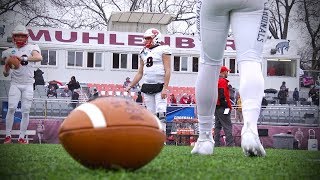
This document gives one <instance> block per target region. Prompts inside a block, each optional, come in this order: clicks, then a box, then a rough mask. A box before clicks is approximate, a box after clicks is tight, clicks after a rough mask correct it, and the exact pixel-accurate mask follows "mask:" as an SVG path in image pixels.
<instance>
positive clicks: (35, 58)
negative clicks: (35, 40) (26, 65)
mask: <svg viewBox="0 0 320 180" xmlns="http://www.w3.org/2000/svg"><path fill="white" fill-rule="evenodd" d="M31 54H32V56H31V57H28V61H32V62H39V61H42V55H41V50H40V48H39V46H38V45H36V44H34V45H33V48H32V53H31Z"/></svg>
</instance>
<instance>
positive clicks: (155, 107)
mask: <svg viewBox="0 0 320 180" xmlns="http://www.w3.org/2000/svg"><path fill="white" fill-rule="evenodd" d="M144 103H145V104H146V106H147V109H148V110H149V111H151V112H152V113H153V114H156V113H160V112H167V99H166V98H165V99H162V98H161V92H159V93H156V94H146V93H144Z"/></svg>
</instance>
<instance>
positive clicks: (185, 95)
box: [0, 80, 319, 122]
mask: <svg viewBox="0 0 320 180" xmlns="http://www.w3.org/2000/svg"><path fill="white" fill-rule="evenodd" d="M1 83H2V84H3V85H1V86H0V96H1V97H2V98H5V97H8V94H7V92H8V90H9V87H10V86H9V85H10V84H9V81H5V80H1ZM62 84H66V83H62ZM168 89H169V92H168V94H169V96H168V105H169V106H175V105H177V106H180V105H181V104H183V105H185V104H196V100H195V91H194V88H193V87H175V86H169V88H168ZM47 92H48V87H47V86H46V85H36V86H35V91H34V99H35V100H34V103H33V105H32V108H31V113H30V115H31V116H44V115H45V114H44V109H45V108H47V112H46V113H47V115H49V116H62V117H63V116H67V115H68V113H69V112H70V111H71V110H72V109H73V107H71V106H70V103H71V93H70V90H68V88H67V87H66V86H59V88H58V89H57V98H56V97H53V98H52V97H49V98H48V97H47ZM78 92H79V94H80V97H79V101H80V103H82V102H86V101H89V100H92V99H94V98H96V97H98V96H120V97H125V98H128V99H132V100H133V101H136V100H137V98H138V93H139V89H137V90H136V91H131V92H126V91H125V89H124V88H123V84H96V83H89V84H85V83H82V84H81V89H80V90H79V91H78ZM299 93H300V97H299V100H298V101H297V102H296V101H294V99H293V92H290V91H289V94H288V101H287V103H286V104H282V105H281V104H279V100H278V97H277V93H275V94H273V93H266V99H267V100H268V108H267V109H266V110H263V111H262V112H261V118H260V120H261V121H268V122H270V121H274V122H281V121H286V120H288V117H290V119H291V120H295V122H303V121H305V120H307V119H308V118H309V119H316V118H319V108H317V107H316V106H315V104H314V103H312V102H310V98H309V92H305V91H300V92H299ZM236 95H237V92H235V96H236ZM141 96H142V97H141V98H142V102H143V94H142V95H141ZM189 97H190V99H189ZM308 98H309V101H308ZM45 101H46V102H45ZM140 101H141V100H139V103H140ZM181 102H182V103H181ZM46 103H47V104H46ZM235 103H236V100H235ZM237 108H238V107H237V104H234V109H235V110H234V111H233V115H232V119H233V120H235V119H236V118H237V117H236V113H237V111H236V109H237Z"/></svg>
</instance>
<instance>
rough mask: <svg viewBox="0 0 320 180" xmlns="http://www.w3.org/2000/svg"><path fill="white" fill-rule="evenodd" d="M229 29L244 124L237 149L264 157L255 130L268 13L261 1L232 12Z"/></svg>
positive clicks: (249, 3)
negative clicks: (235, 57)
mask: <svg viewBox="0 0 320 180" xmlns="http://www.w3.org/2000/svg"><path fill="white" fill-rule="evenodd" d="M231 27H232V31H233V33H234V38H235V43H236V48H237V62H238V67H239V73H240V88H239V92H240V95H241V102H242V115H243V120H244V126H243V128H242V133H241V134H242V137H241V146H242V148H243V151H244V153H245V154H246V155H261V156H264V155H265V151H264V149H263V147H262V145H261V143H260V140H259V137H258V130H257V121H258V118H259V114H260V108H261V100H262V97H263V90H264V79H263V75H262V69H261V61H262V50H263V44H264V41H265V40H266V36H267V34H266V32H267V31H268V10H267V9H265V8H264V3H263V0H257V1H248V3H247V5H246V8H244V9H241V10H237V11H233V12H232V13H231Z"/></svg>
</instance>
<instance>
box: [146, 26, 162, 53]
mask: <svg viewBox="0 0 320 180" xmlns="http://www.w3.org/2000/svg"><path fill="white" fill-rule="evenodd" d="M143 38H144V45H145V47H146V48H150V47H152V46H154V45H160V43H161V38H162V36H161V33H160V31H159V30H158V29H155V28H151V29H148V30H147V31H146V32H145V33H144V35H143Z"/></svg>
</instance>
